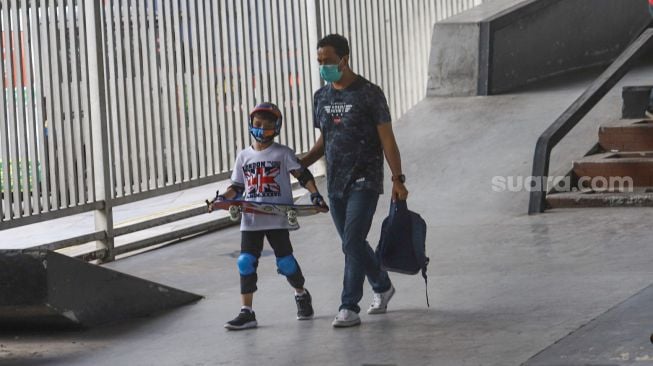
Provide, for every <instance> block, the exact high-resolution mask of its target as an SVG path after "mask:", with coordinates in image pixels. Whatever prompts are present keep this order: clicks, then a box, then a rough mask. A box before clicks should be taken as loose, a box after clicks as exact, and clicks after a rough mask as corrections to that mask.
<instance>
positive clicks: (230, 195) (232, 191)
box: [207, 183, 242, 212]
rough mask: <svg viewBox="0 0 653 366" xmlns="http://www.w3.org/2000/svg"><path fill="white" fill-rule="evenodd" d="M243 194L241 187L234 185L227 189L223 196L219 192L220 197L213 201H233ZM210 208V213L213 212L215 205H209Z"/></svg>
mask: <svg viewBox="0 0 653 366" xmlns="http://www.w3.org/2000/svg"><path fill="white" fill-rule="evenodd" d="M241 192H242V190H240V189H239V185H238V184H235V183H234V184H232V185H230V186H229V187H227V190H226V191H224V192H223V193H222V194H220V193H219V192H218V195H217V196H216V197H215V198H214V199H213V201H215V200H232V199H234V198H236V197H238V196H240V193H241ZM207 202H208V201H207ZM208 207H209V212H212V211H213V205H211V204H209V205H208Z"/></svg>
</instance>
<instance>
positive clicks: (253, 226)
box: [218, 103, 328, 330]
mask: <svg viewBox="0 0 653 366" xmlns="http://www.w3.org/2000/svg"><path fill="white" fill-rule="evenodd" d="M249 117H250V118H249V132H250V134H251V135H252V137H253V138H254V143H253V144H252V145H251V146H250V147H248V148H246V149H244V150H243V151H241V152H240V153H239V154H238V156H237V158H236V163H235V165H234V171H233V174H232V175H231V182H232V184H231V186H229V188H228V189H227V190H226V191H225V193H224V195H220V196H218V199H234V198H237V197H238V196H240V195H243V196H244V198H243V199H245V200H247V201H258V202H273V203H284V204H292V203H293V199H292V188H291V185H290V177H289V176H288V173H290V174H292V175H293V176H294V177H295V178H297V180H298V181H299V183H300V184H301V185H302V186H303V187H305V188H306V189H308V191H309V192H311V201H312V202H313V204H315V205H319V206H321V207H323V208H325V209H328V207H327V205H326V203H325V201H324V199H323V198H322V196H321V195H320V193H319V192H318V191H317V188H316V186H315V181H314V179H313V175H312V174H311V173H310V171H309V170H308V169H304V168H303V167H302V166H301V165H300V164H299V161H298V160H297V158H296V157H295V153H294V151H293V150H292V149H290V148H289V147H287V146H284V145H281V144H278V143H275V142H274V138H275V137H276V136H277V135H278V134H279V132H280V131H281V123H282V116H281V111H280V110H279V108H278V107H277V106H276V105H274V104H273V103H261V104H258V105H257V106H256V107H254V109H253V110H252V112H251V113H250V115H249ZM297 228H298V226H294V227H293V226H290V224H289V223H288V220H287V219H286V217H284V216H276V215H256V214H249V213H243V214H242V220H241V225H240V230H241V243H240V256H239V257H238V271H239V272H240V293H241V301H242V307H241V309H240V313H239V314H238V316H236V318H234V319H233V320H230V321H228V322H227V323H226V324H225V325H224V327H225V328H227V329H230V330H241V329H248V328H255V327H256V326H257V322H256V316H255V313H254V311H253V310H252V300H253V298H254V292H255V291H256V289H257V287H256V280H257V276H256V267H257V266H258V259H259V257H260V256H261V251H262V250H263V237H267V239H268V242H269V243H270V246H271V247H272V249H273V250H274V255H275V256H276V260H277V270H278V272H279V273H280V274H283V275H284V276H286V278H287V280H288V282H289V283H290V285H291V286H292V287H294V288H295V302H296V303H297V319H298V320H306V319H311V318H312V317H313V306H312V303H311V294H310V293H309V292H308V291H307V290H306V289H305V288H304V276H303V275H302V271H301V269H300V268H299V264H298V263H297V260H295V257H294V256H293V254H292V253H293V249H292V245H291V243H290V238H289V235H288V230H294V229H297Z"/></svg>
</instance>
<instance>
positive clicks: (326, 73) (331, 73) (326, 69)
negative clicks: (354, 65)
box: [320, 62, 342, 83]
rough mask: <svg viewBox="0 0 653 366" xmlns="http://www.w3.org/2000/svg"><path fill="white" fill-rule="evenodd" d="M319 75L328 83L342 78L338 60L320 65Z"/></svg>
mask: <svg viewBox="0 0 653 366" xmlns="http://www.w3.org/2000/svg"><path fill="white" fill-rule="evenodd" d="M320 76H321V77H322V79H324V81H326V82H328V83H334V82H336V81H338V80H340V78H342V71H341V70H340V62H338V63H337V64H332V65H320Z"/></svg>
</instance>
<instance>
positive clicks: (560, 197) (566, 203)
mask: <svg viewBox="0 0 653 366" xmlns="http://www.w3.org/2000/svg"><path fill="white" fill-rule="evenodd" d="M546 201H547V203H548V206H549V207H550V208H581V207H653V187H635V188H634V190H633V191H632V192H614V191H612V192H610V191H603V192H602V191H594V190H584V191H576V192H565V193H552V194H549V195H547V196H546Z"/></svg>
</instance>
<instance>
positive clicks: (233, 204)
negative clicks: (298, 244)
mask: <svg viewBox="0 0 653 366" xmlns="http://www.w3.org/2000/svg"><path fill="white" fill-rule="evenodd" d="M206 205H207V206H208V207H211V208H212V209H213V210H226V211H229V218H230V219H231V220H232V221H238V219H240V216H241V214H242V213H243V212H244V213H249V214H255V215H277V216H285V217H286V218H287V219H288V224H290V225H292V226H295V225H297V217H298V216H310V215H315V214H318V213H322V212H328V211H329V209H328V208H325V207H320V206H316V205H294V204H283V203H271V202H253V201H245V200H218V199H214V200H213V201H209V200H206Z"/></svg>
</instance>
